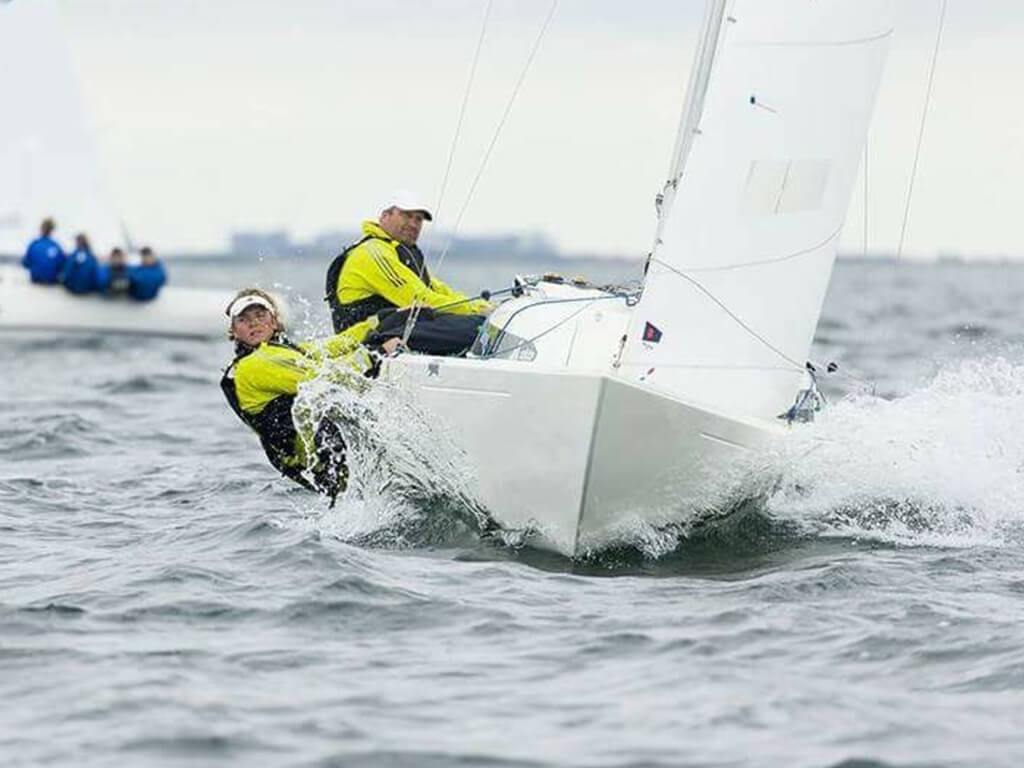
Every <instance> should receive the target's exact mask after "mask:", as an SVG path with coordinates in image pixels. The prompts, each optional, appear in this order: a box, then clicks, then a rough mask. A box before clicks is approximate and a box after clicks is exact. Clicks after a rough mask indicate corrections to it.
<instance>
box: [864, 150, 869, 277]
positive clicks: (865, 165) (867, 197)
mask: <svg viewBox="0 0 1024 768" xmlns="http://www.w3.org/2000/svg"><path fill="white" fill-rule="evenodd" d="M869 147H870V145H869V142H867V141H865V142H864V253H863V256H864V258H865V259H866V258H867V257H868V203H869V202H870V199H871V198H870V197H869V195H868V154H869V153H868V149H869Z"/></svg>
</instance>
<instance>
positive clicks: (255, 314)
mask: <svg viewBox="0 0 1024 768" xmlns="http://www.w3.org/2000/svg"><path fill="white" fill-rule="evenodd" d="M231 332H232V333H233V334H235V338H236V339H238V340H239V341H241V342H242V343H243V344H248V345H249V346H250V347H258V346H259V345H260V344H262V343H263V342H264V341H270V339H271V338H273V336H274V334H275V333H276V332H277V318H276V317H275V316H274V313H273V312H271V311H270V310H269V309H267V308H266V307H260V306H252V307H246V308H245V310H244V311H243V312H242V313H241V314H240V315H239V316H238V317H236V318H235V319H234V320H233V321H232V323H231Z"/></svg>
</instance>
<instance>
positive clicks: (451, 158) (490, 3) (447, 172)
mask: <svg viewBox="0 0 1024 768" xmlns="http://www.w3.org/2000/svg"><path fill="white" fill-rule="evenodd" d="M493 7H494V0H487V7H486V8H485V9H484V19H483V22H482V23H481V24H480V36H479V37H478V38H477V41H476V51H475V52H474V53H473V63H472V65H471V66H470V68H469V80H467V81H466V90H465V92H464V93H463V94H462V105H461V106H460V107H459V117H458V119H457V120H456V121H455V133H454V134H453V135H452V143H451V146H450V147H449V148H448V162H447V164H446V165H445V168H444V178H442V180H441V191H440V192H439V193H438V195H437V205H436V206H435V207H434V212H435V214H440V212H441V205H442V203H444V196H445V192H447V191H448V181H449V179H450V178H451V173H452V166H453V165H454V164H455V150H456V148H457V147H458V144H459V136H460V135H461V134H462V124H463V122H464V121H465V119H466V106H467V105H468V104H469V94H470V92H471V91H472V90H473V81H474V80H475V79H476V68H477V65H478V64H479V63H480V52H481V51H482V50H483V47H484V37H486V35H487V23H488V21H490V18H491V8H493ZM421 277H422V275H421Z"/></svg>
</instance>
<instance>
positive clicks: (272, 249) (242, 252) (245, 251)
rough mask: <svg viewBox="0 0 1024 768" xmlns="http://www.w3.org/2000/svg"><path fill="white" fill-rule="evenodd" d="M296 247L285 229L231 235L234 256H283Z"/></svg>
mask: <svg viewBox="0 0 1024 768" xmlns="http://www.w3.org/2000/svg"><path fill="white" fill-rule="evenodd" d="M298 247H299V246H297V245H296V244H295V243H293V242H292V241H291V237H290V236H289V235H288V232H287V231H285V230H280V231H277V232H235V233H233V234H232V235H231V253H232V254H233V255H236V256H285V255H287V254H290V253H293V252H294V251H295V250H296V249H297V248H298Z"/></svg>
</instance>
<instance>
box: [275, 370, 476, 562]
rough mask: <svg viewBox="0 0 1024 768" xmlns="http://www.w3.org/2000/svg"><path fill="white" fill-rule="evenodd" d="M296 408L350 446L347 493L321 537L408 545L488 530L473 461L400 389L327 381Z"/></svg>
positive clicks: (306, 392) (312, 386) (305, 391)
mask: <svg viewBox="0 0 1024 768" xmlns="http://www.w3.org/2000/svg"><path fill="white" fill-rule="evenodd" d="M332 378H333V379H334V380H333V381H332ZM295 409H296V410H295V413H297V414H304V416H303V418H306V419H308V420H309V421H310V423H313V424H317V423H319V422H320V420H321V419H324V418H329V419H331V420H332V421H334V422H335V423H336V424H337V425H338V426H339V427H340V429H341V432H342V434H343V436H344V438H345V442H346V450H347V463H348V466H349V485H348V489H347V490H346V492H345V494H344V495H343V496H342V497H341V498H340V499H339V500H338V504H337V508H336V509H335V510H332V511H330V512H328V513H327V514H325V515H323V516H322V518H321V520H320V523H319V525H320V527H321V530H325V531H327V532H329V533H331V534H333V535H337V536H340V537H342V538H344V539H346V540H356V541H364V542H365V541H372V542H373V543H376V544H387V545H395V546H402V545H405V544H416V543H424V542H426V541H431V542H433V541H436V540H437V538H438V537H439V536H441V537H442V538H443V535H444V534H446V533H448V534H453V535H454V530H453V529H457V528H460V527H465V526H469V527H472V528H477V529H486V528H487V527H488V520H487V517H486V515H485V514H484V512H483V511H482V507H481V505H480V504H479V502H478V501H477V500H476V498H475V495H474V491H473V488H474V487H475V483H476V480H475V476H474V473H473V472H472V469H471V463H470V461H469V459H468V457H467V456H466V455H465V453H464V452H463V451H462V450H461V449H460V448H459V447H458V446H457V445H456V444H455V443H454V442H453V440H452V439H451V433H450V431H449V430H447V429H445V428H444V427H443V426H442V425H440V424H438V423H437V422H436V421H435V420H434V419H433V418H432V417H431V416H430V415H429V414H428V413H426V412H425V411H424V410H423V409H422V408H421V407H420V406H419V405H417V404H416V403H415V402H414V401H413V399H412V398H411V397H410V395H409V393H408V391H407V389H406V388H404V387H403V386H402V385H401V383H400V382H386V381H382V380H373V381H371V380H367V379H360V378H355V379H354V378H352V377H351V376H348V377H347V378H346V379H345V380H339V379H338V377H337V376H333V377H332V376H331V375H330V374H328V375H326V376H322V377H320V378H318V379H317V380H315V381H311V382H308V383H306V384H304V385H302V387H301V388H300V392H299V396H298V397H297V398H296V406H295Z"/></svg>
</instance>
